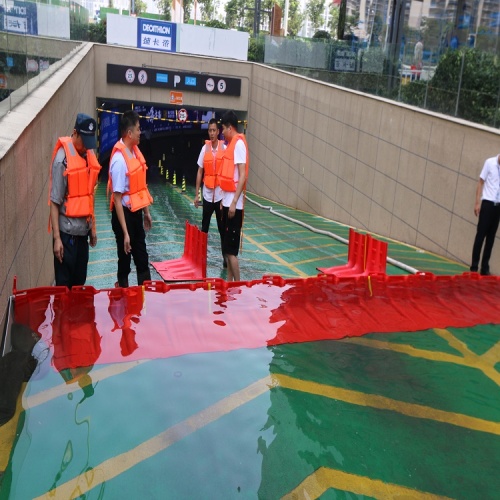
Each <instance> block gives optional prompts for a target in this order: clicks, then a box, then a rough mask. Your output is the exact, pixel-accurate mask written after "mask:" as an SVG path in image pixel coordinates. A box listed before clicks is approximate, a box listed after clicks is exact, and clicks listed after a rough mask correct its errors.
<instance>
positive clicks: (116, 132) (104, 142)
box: [99, 108, 120, 154]
mask: <svg viewBox="0 0 500 500" xmlns="http://www.w3.org/2000/svg"><path fill="white" fill-rule="evenodd" d="M112 111H118V108H114V109H113V110H112ZM100 115H101V119H100V124H99V154H103V153H106V152H108V151H111V149H113V146H114V145H115V144H116V143H117V142H118V139H119V138H120V115H119V114H116V113H106V112H103V111H101V112H100Z"/></svg>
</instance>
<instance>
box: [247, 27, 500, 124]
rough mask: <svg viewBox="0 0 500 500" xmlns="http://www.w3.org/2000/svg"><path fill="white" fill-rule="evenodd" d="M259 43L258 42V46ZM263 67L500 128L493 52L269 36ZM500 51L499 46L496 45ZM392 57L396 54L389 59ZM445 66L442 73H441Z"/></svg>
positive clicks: (499, 69) (498, 73)
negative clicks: (419, 53) (417, 58)
mask: <svg viewBox="0 0 500 500" xmlns="http://www.w3.org/2000/svg"><path fill="white" fill-rule="evenodd" d="M254 43H255V42H254ZM256 43H260V44H262V45H263V46H264V59H263V61H262V62H263V63H264V64H268V65H270V66H273V67H277V68H280V69H284V70H286V71H290V72H293V73H296V74H300V75H303V76H307V77H309V78H313V79H316V80H321V81H324V82H327V83H331V84H335V85H339V86H342V87H347V88H350V89H353V90H358V91H361V92H365V93H368V94H374V95H377V96H381V97H385V98H388V99H393V100H395V101H398V102H403V103H406V104H410V105H413V106H417V107H421V108H423V109H427V110H430V111H435V112H438V113H443V114H447V115H450V116H454V117H457V118H462V119H465V120H469V121H472V122H475V123H480V124H483V125H487V126H491V127H495V128H498V127H500V111H499V104H500V65H499V63H498V60H497V57H496V55H495V53H494V51H481V50H479V49H474V48H470V47H461V48H458V49H450V48H447V49H444V50H440V51H435V52H428V53H426V57H425V58H424V61H423V66H422V67H420V68H417V67H416V66H415V65H414V64H412V63H413V46H408V45H407V46H406V47H404V46H401V47H400V48H399V49H398V50H393V49H394V48H395V47H391V46H390V45H387V46H386V47H385V49H384V48H382V47H380V46H379V47H360V46H359V45H355V44H353V43H350V42H338V41H332V42H330V41H323V40H320V41H317V42H315V41H313V40H294V39H284V38H278V37H270V36H265V37H262V38H261V39H260V40H258V41H256ZM495 48H496V45H495ZM391 54H397V55H396V56H395V57H393V59H392V60H391ZM440 65H441V68H440Z"/></svg>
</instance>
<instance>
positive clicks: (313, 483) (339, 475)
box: [283, 467, 447, 500]
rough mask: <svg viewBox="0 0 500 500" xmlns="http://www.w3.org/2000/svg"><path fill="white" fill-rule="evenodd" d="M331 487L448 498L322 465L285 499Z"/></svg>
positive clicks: (420, 499) (417, 498) (418, 499)
mask: <svg viewBox="0 0 500 500" xmlns="http://www.w3.org/2000/svg"><path fill="white" fill-rule="evenodd" d="M329 488H335V489H337V490H342V491H348V492H349V493H354V494H355V495H365V496H368V497H373V498H384V499H385V498H399V499H404V498H406V499H412V500H438V499H441V500H446V499H447V497H443V496H438V495H433V494H432V493H425V492H422V491H418V490H414V489H412V488H408V487H406V486H399V485H397V484H391V483H384V482H383V481H380V480H378V479H370V478H369V477H365V476H359V475H357V474H349V473H347V472H343V471H340V470H335V469H329V468H327V467H320V468H319V469H317V470H316V471H314V472H313V473H312V474H311V475H310V476H308V477H307V478H306V479H304V481H302V482H301V483H300V484H299V485H298V486H297V487H296V488H295V489H294V490H292V491H291V492H290V493H289V494H288V495H285V496H284V497H283V500H299V499H312V498H319V497H320V496H321V495H323V494H324V493H325V492H326V491H327V490H328V489H329Z"/></svg>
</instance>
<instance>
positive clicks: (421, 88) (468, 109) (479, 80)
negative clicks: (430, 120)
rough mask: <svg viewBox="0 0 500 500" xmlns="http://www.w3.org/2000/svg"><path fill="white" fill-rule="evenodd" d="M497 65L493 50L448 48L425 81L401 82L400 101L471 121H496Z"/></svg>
mask: <svg viewBox="0 0 500 500" xmlns="http://www.w3.org/2000/svg"><path fill="white" fill-rule="evenodd" d="M499 82H500V65H499V63H498V60H497V59H496V57H495V55H494V54H489V53H486V52H482V51H479V50H477V49H462V50H448V51H447V52H446V53H445V54H444V55H443V56H442V57H441V59H440V61H439V64H438V66H437V68H436V72H435V74H434V76H433V77H432V79H431V80H430V81H429V82H425V81H416V82H412V83H410V84H408V85H404V86H402V89H401V98H402V100H403V101H404V102H407V103H409V104H414V105H417V106H424V105H425V107H427V108H428V109H431V110H433V111H437V112H440V113H444V114H447V115H455V111H456V116H458V117H459V118H463V119H465V120H469V121H472V122H475V123H482V124H485V125H490V126H497V127H498V126H499V125H500V112H499V109H498V96H499V92H500V88H499Z"/></svg>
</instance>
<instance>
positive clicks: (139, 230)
mask: <svg viewBox="0 0 500 500" xmlns="http://www.w3.org/2000/svg"><path fill="white" fill-rule="evenodd" d="M123 214H124V215H125V223H126V225H127V231H128V235H129V236H130V246H131V247H132V252H131V253H129V254H127V253H125V251H124V249H123V242H124V236H123V231H122V227H121V225H120V221H119V220H118V216H117V215H116V210H115V209H114V208H113V212H112V213H111V227H112V228H113V232H114V233H115V239H116V251H117V254H118V273H117V278H118V284H119V285H120V286H121V287H127V286H128V275H129V274H130V270H131V269H130V262H131V258H132V257H133V258H134V264H135V267H136V270H137V284H138V285H142V284H143V282H144V281H145V280H150V279H151V273H150V271H149V257H148V251H147V249H146V232H145V231H144V222H143V219H142V210H137V211H136V212H131V211H130V210H129V209H128V208H127V207H123Z"/></svg>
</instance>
